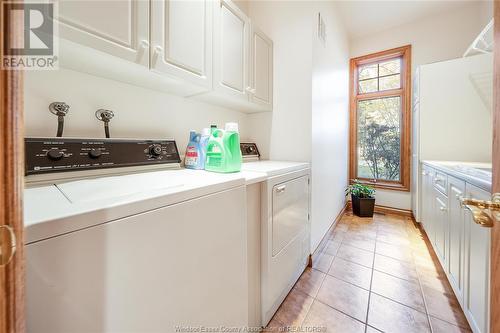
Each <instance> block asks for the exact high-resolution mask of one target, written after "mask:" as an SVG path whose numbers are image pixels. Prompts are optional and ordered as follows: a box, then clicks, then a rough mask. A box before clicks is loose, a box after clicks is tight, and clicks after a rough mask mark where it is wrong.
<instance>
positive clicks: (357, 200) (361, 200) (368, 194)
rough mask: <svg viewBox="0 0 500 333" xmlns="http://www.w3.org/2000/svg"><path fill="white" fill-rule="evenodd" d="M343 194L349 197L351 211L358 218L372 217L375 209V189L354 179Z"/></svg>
mask: <svg viewBox="0 0 500 333" xmlns="http://www.w3.org/2000/svg"><path fill="white" fill-rule="evenodd" d="M345 192H346V193H345V194H346V196H347V195H349V194H350V195H351V201H352V211H353V213H354V214H355V215H357V216H360V217H372V216H373V210H374V209H375V197H374V196H373V195H374V194H375V189H373V187H371V186H368V185H365V184H363V183H361V182H360V181H359V180H357V179H354V180H353V183H352V184H351V185H349V186H347V188H346V189H345Z"/></svg>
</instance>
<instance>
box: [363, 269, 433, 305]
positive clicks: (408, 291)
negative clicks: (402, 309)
mask: <svg viewBox="0 0 500 333" xmlns="http://www.w3.org/2000/svg"><path fill="white" fill-rule="evenodd" d="M371 290H372V292H374V293H377V294H379V295H382V296H384V297H387V298H390V299H392V300H394V301H396V302H399V303H402V304H404V305H406V306H409V307H412V308H414V309H416V310H419V311H422V312H425V305H424V299H423V297H422V292H421V290H420V285H419V284H418V283H412V282H409V281H406V280H403V279H400V278H397V277H394V276H392V275H389V274H385V273H381V272H378V271H373V281H372V289H371Z"/></svg>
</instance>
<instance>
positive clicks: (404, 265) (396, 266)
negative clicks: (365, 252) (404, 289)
mask: <svg viewBox="0 0 500 333" xmlns="http://www.w3.org/2000/svg"><path fill="white" fill-rule="evenodd" d="M373 268H374V269H376V270H378V271H381V272H384V273H387V274H391V275H394V276H397V277H399V278H401V279H405V280H408V281H411V282H414V283H418V274H417V270H416V269H415V267H414V265H413V264H411V263H408V262H405V261H402V260H397V259H393V258H390V257H386V256H382V255H379V254H375V262H374V264H373Z"/></svg>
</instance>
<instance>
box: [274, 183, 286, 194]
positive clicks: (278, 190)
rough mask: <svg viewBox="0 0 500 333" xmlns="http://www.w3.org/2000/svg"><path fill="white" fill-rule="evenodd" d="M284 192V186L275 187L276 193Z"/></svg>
mask: <svg viewBox="0 0 500 333" xmlns="http://www.w3.org/2000/svg"><path fill="white" fill-rule="evenodd" d="M285 191H286V185H281V186H278V187H276V193H278V194H279V193H283V192H285Z"/></svg>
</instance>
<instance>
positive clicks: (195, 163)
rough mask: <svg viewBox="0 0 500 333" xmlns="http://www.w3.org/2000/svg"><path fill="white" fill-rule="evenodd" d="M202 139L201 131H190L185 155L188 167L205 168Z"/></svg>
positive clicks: (185, 163)
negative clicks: (201, 147)
mask: <svg viewBox="0 0 500 333" xmlns="http://www.w3.org/2000/svg"><path fill="white" fill-rule="evenodd" d="M200 139H201V135H200V134H199V133H196V132H195V131H191V132H189V143H188V145H187V147H186V156H185V157H184V166H185V167H186V168H188V169H203V168H204V166H205V161H204V160H202V158H201V155H202V154H201V149H200Z"/></svg>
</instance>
